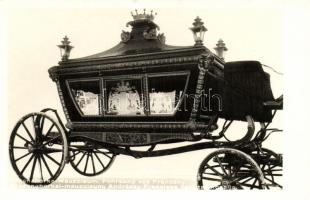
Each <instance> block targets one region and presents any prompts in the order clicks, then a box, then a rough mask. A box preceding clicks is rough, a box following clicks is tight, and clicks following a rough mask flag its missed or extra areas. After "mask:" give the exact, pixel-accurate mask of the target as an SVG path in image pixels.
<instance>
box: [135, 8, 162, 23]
mask: <svg viewBox="0 0 310 200" xmlns="http://www.w3.org/2000/svg"><path fill="white" fill-rule="evenodd" d="M155 15H157V13H154V14H153V10H151V12H150V13H149V14H147V13H145V9H143V13H140V14H139V13H138V10H137V9H136V10H135V14H134V13H133V12H131V16H132V17H133V19H134V20H135V21H142V20H148V21H153V20H154V18H155Z"/></svg>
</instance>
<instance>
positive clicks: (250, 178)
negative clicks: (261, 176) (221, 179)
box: [236, 177, 255, 183]
mask: <svg viewBox="0 0 310 200" xmlns="http://www.w3.org/2000/svg"><path fill="white" fill-rule="evenodd" d="M245 178H248V177H243V178H241V179H239V180H236V181H237V182H239V181H241V180H242V179H245ZM253 178H255V177H249V178H248V179H246V180H244V181H242V182H239V183H247V182H249V181H250V180H252V179H253Z"/></svg>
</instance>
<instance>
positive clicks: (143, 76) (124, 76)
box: [101, 74, 148, 118]
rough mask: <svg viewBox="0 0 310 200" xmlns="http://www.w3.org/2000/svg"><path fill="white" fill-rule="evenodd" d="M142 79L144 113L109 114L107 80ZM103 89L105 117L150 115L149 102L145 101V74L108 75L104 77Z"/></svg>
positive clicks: (103, 111)
mask: <svg viewBox="0 0 310 200" xmlns="http://www.w3.org/2000/svg"><path fill="white" fill-rule="evenodd" d="M133 79H135V80H140V81H141V95H142V103H143V114H142V115H111V114H108V113H107V111H108V102H107V101H108V98H105V97H107V96H108V94H107V87H106V86H107V84H106V82H107V81H115V80H133ZM101 85H102V88H103V89H102V90H103V96H102V99H103V106H102V108H103V110H102V113H103V116H104V117H126V118H127V117H129V118H132V117H146V116H148V115H147V111H146V110H145V104H147V102H143V100H144V99H145V95H146V94H145V87H144V85H145V74H131V75H121V76H106V77H102V83H101Z"/></svg>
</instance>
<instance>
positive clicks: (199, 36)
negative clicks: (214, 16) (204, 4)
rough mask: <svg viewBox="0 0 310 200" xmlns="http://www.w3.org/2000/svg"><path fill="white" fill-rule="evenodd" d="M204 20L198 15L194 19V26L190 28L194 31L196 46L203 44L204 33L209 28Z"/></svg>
mask: <svg viewBox="0 0 310 200" xmlns="http://www.w3.org/2000/svg"><path fill="white" fill-rule="evenodd" d="M203 24H204V23H203V22H202V20H201V19H200V18H199V17H198V16H197V17H196V19H195V20H194V23H193V27H191V28H190V30H191V31H192V32H193V36H194V41H195V46H201V45H203V39H204V34H205V32H206V31H207V30H208V29H207V28H206V27H205V26H204V25H203Z"/></svg>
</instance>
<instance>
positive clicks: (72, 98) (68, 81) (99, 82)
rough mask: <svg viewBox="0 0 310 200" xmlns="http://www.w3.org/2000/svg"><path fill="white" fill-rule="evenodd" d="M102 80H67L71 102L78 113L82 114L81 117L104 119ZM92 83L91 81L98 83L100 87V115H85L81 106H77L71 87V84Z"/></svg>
mask: <svg viewBox="0 0 310 200" xmlns="http://www.w3.org/2000/svg"><path fill="white" fill-rule="evenodd" d="M101 79H102V78H100V77H98V78H95V77H94V78H76V79H67V80H66V86H67V89H68V92H69V96H70V98H71V101H73V104H74V106H75V108H76V110H77V111H78V113H79V114H80V116H81V117H102V116H103V113H102V108H103V103H102V89H103V88H102V84H101ZM83 81H84V82H91V81H97V82H98V86H99V90H100V91H99V106H98V111H99V114H98V115H85V114H84V113H83V111H82V110H81V108H80V106H79V105H78V104H77V102H76V100H75V98H74V96H73V94H72V88H71V87H70V83H72V82H83Z"/></svg>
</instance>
